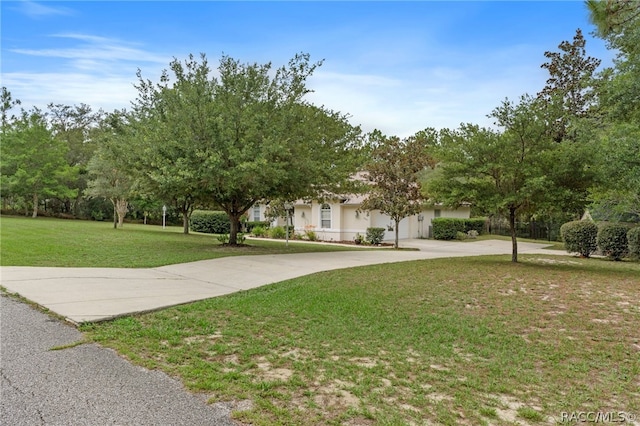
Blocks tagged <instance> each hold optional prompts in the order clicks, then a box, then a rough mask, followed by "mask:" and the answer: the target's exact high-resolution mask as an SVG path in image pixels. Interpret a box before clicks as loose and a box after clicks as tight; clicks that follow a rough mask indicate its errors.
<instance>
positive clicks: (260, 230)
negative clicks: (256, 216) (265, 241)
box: [251, 225, 269, 237]
mask: <svg viewBox="0 0 640 426" xmlns="http://www.w3.org/2000/svg"><path fill="white" fill-rule="evenodd" d="M268 232H269V231H268V230H267V229H266V228H265V227H263V226H260V225H258V226H254V227H253V228H252V229H251V233H252V234H253V235H254V236H256V237H265V236H266V235H267V233H268Z"/></svg>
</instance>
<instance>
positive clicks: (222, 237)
mask: <svg viewBox="0 0 640 426" xmlns="http://www.w3.org/2000/svg"><path fill="white" fill-rule="evenodd" d="M216 238H217V239H218V241H220V243H221V244H229V234H220V235H218V236H217V237H216Z"/></svg>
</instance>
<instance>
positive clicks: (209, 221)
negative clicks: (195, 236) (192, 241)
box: [191, 210, 231, 234]
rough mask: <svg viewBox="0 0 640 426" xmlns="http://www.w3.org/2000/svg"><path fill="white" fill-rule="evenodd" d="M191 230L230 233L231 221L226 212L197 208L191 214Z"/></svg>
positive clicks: (208, 232)
mask: <svg viewBox="0 0 640 426" xmlns="http://www.w3.org/2000/svg"><path fill="white" fill-rule="evenodd" d="M191 230H192V231H194V232H205V233H207V234H228V233H230V232H231V222H230V221H229V216H228V215H227V214H226V213H225V212H217V211H207V210H196V211H194V212H193V213H192V214H191Z"/></svg>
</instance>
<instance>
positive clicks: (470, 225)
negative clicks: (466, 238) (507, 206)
mask: <svg viewBox="0 0 640 426" xmlns="http://www.w3.org/2000/svg"><path fill="white" fill-rule="evenodd" d="M463 220H464V232H465V233H466V234H467V235H469V232H470V231H476V232H477V233H478V234H477V235H482V234H484V227H485V224H486V223H487V218H486V217H472V218H470V219H463Z"/></svg>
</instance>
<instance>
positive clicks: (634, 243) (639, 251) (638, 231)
mask: <svg viewBox="0 0 640 426" xmlns="http://www.w3.org/2000/svg"><path fill="white" fill-rule="evenodd" d="M627 244H628V249H629V256H631V257H633V258H635V259H640V226H636V227H635V228H631V229H629V232H627Z"/></svg>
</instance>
